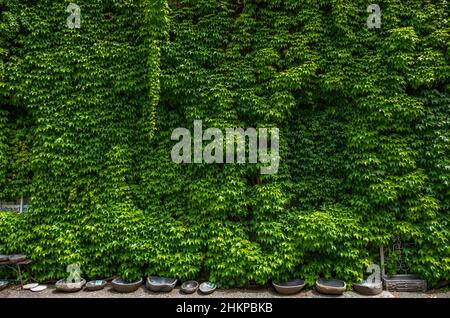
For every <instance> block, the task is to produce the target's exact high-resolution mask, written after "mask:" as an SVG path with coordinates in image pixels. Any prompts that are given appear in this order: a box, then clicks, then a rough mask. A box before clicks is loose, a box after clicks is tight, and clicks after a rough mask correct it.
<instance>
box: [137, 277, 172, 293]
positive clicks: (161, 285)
mask: <svg viewBox="0 0 450 318" xmlns="http://www.w3.org/2000/svg"><path fill="white" fill-rule="evenodd" d="M176 284H177V280H176V278H167V277H157V276H150V277H147V282H146V284H145V286H146V287H147V288H148V289H149V290H151V291H154V292H170V291H172V290H173V289H174V287H175V285H176Z"/></svg>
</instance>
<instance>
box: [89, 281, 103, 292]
mask: <svg viewBox="0 0 450 318" xmlns="http://www.w3.org/2000/svg"><path fill="white" fill-rule="evenodd" d="M105 286H106V281H105V280H91V281H90V282H88V283H87V284H86V287H85V290H87V291H97V290H102V289H103V288H105Z"/></svg>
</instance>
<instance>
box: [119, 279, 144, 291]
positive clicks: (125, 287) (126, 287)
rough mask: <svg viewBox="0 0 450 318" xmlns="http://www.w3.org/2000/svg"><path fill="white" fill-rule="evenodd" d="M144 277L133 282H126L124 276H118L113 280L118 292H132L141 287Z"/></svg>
mask: <svg viewBox="0 0 450 318" xmlns="http://www.w3.org/2000/svg"><path fill="white" fill-rule="evenodd" d="M142 281H143V279H142V278H141V279H139V280H138V281H136V282H133V283H125V282H124V281H123V279H122V278H120V277H118V278H116V279H114V280H113V281H112V282H111V285H112V287H113V289H114V290H115V291H116V292H118V293H132V292H135V291H136V290H138V289H139V287H140V286H141V285H142Z"/></svg>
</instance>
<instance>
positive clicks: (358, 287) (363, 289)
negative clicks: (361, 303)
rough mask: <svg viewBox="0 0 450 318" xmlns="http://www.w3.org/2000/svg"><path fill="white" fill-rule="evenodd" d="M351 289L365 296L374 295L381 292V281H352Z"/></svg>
mask: <svg viewBox="0 0 450 318" xmlns="http://www.w3.org/2000/svg"><path fill="white" fill-rule="evenodd" d="M353 289H354V290H355V291H356V292H357V293H359V294H361V295H367V296H374V295H378V294H381V293H382V292H383V282H379V283H367V282H363V283H353Z"/></svg>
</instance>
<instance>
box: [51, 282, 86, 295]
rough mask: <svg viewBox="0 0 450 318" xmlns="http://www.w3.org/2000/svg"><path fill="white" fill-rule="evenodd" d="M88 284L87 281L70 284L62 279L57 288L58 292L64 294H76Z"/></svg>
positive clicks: (57, 283) (56, 285)
mask: <svg viewBox="0 0 450 318" xmlns="http://www.w3.org/2000/svg"><path fill="white" fill-rule="evenodd" d="M85 284H86V280H84V279H82V280H81V281H80V282H78V283H68V282H67V281H66V280H65V279H61V280H59V281H57V282H56V284H55V287H56V290H57V291H60V292H64V293H75V292H77V291H80V290H81V289H82V288H83V286H84V285H85Z"/></svg>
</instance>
